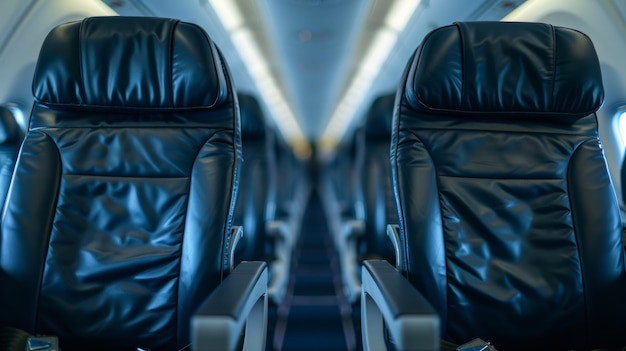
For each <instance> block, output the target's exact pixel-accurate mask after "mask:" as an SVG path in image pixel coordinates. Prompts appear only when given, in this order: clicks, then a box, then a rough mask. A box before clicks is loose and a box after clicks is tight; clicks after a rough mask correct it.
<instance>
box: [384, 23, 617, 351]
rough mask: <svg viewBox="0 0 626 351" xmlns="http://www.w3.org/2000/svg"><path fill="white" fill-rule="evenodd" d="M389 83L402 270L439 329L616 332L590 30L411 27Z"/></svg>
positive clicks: (539, 340)
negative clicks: (417, 32) (399, 75)
mask: <svg viewBox="0 0 626 351" xmlns="http://www.w3.org/2000/svg"><path fill="white" fill-rule="evenodd" d="M399 89H400V91H399V92H398V94H400V99H399V101H398V105H397V106H396V108H395V112H394V121H393V135H392V150H391V162H392V175H393V179H392V180H393V185H394V192H395V198H396V203H397V206H398V208H399V222H400V228H401V230H400V237H401V238H400V239H401V242H402V245H401V246H402V252H403V257H402V260H401V269H402V270H403V271H404V272H405V273H406V275H407V276H408V279H409V280H410V282H411V283H412V284H413V285H414V286H415V287H417V289H418V290H420V291H421V292H422V293H423V294H424V296H425V297H426V298H427V299H428V300H429V301H430V302H431V303H432V304H433V306H434V307H435V309H436V310H437V311H438V313H439V314H440V317H441V327H442V331H441V335H442V337H443V338H444V339H447V340H448V341H452V342H455V343H463V342H467V341H469V340H471V339H474V338H477V337H480V338H482V339H483V340H486V341H490V342H492V343H493V344H494V345H495V346H496V347H497V348H498V349H503V350H517V349H527V350H530V349H533V350H536V349H546V350H547V349H550V350H557V349H560V350H564V349H567V350H569V349H589V348H595V347H601V346H602V347H606V346H610V345H616V344H620V340H619V339H620V338H621V339H622V340H621V343H622V344H624V337H623V336H622V335H623V334H622V332H623V331H624V330H626V319H625V318H624V315H626V300H625V299H624V296H626V286H625V285H626V276H625V274H624V272H625V270H624V246H623V243H622V237H621V224H620V215H619V209H618V203H617V200H616V196H615V192H614V190H613V187H612V184H611V179H610V176H609V173H608V171H607V166H606V162H605V159H604V154H603V151H602V145H601V142H600V139H599V136H598V131H597V121H596V115H595V112H596V110H597V109H598V108H599V107H600V106H601V103H602V100H603V94H604V91H603V86H602V77H601V72H600V66H599V63H598V58H597V56H596V53H595V50H594V47H593V45H592V42H591V41H590V39H589V38H588V37H587V36H585V35H584V34H582V33H580V32H578V31H575V30H571V29H567V28H561V27H556V26H551V25H548V24H540V23H505V22H469V23H456V24H454V25H450V26H446V27H443V28H440V29H437V30H434V31H433V32H431V33H430V34H429V35H427V36H426V37H425V39H424V41H423V42H422V44H421V45H420V46H419V47H418V49H417V50H416V52H415V54H414V56H413V57H412V59H411V60H410V62H409V64H408V67H407V69H406V72H405V74H404V76H403V80H402V83H401V85H400V88H399Z"/></svg>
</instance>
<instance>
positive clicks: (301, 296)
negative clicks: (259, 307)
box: [268, 190, 356, 351]
mask: <svg viewBox="0 0 626 351" xmlns="http://www.w3.org/2000/svg"><path fill="white" fill-rule="evenodd" d="M341 289H342V288H341V280H340V275H339V270H338V260H337V255H336V252H335V250H334V248H333V246H332V241H331V239H330V235H329V231H328V227H327V223H326V218H325V216H324V212H323V210H322V205H321V203H320V199H319V195H318V193H317V191H316V190H313V191H312V192H311V196H310V199H309V201H308V204H307V207H306V211H305V213H304V218H303V223H302V232H301V234H300V239H299V241H298V243H297V245H296V247H295V249H294V252H293V259H292V268H291V277H290V282H289V287H288V291H287V296H286V298H285V301H284V302H283V303H282V304H281V305H280V306H278V309H277V311H276V316H275V318H276V323H275V327H274V328H272V329H273V330H272V331H271V334H270V335H268V338H272V340H271V341H270V344H271V345H273V349H274V350H280V351H306V350H331V351H346V350H350V351H351V350H355V348H356V346H355V345H356V337H355V329H354V325H353V322H352V319H351V314H352V308H351V306H350V304H349V303H348V302H347V301H346V300H345V298H344V295H343V291H342V290H341Z"/></svg>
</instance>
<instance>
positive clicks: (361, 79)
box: [321, 0, 421, 148]
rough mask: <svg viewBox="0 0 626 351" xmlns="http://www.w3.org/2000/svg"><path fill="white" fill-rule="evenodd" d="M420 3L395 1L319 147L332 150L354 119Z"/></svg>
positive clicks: (415, 0) (338, 106) (418, 1)
mask: <svg viewBox="0 0 626 351" xmlns="http://www.w3.org/2000/svg"><path fill="white" fill-rule="evenodd" d="M420 2H421V0H396V1H395V2H394V3H393V5H392V7H391V8H390V9H389V12H388V13H387V16H386V17H385V21H384V23H385V25H384V26H383V27H381V28H380V29H379V30H378V31H377V32H376V34H375V36H374V40H372V42H371V44H370V46H369V48H368V49H367V53H366V54H365V55H364V57H363V60H362V61H361V63H360V65H359V69H358V71H357V74H356V75H355V77H354V78H353V79H352V82H351V83H350V86H349V88H348V90H347V91H346V92H345V94H344V95H343V97H342V99H341V101H340V102H339V104H338V105H337V108H336V109H335V111H334V112H333V114H332V116H331V118H330V120H329V122H328V125H327V126H326V129H325V130H324V133H322V142H321V146H322V147H323V148H334V147H335V146H336V144H337V143H338V142H339V141H340V140H341V138H342V136H343V135H344V134H345V132H346V130H347V129H348V127H349V126H350V124H351V123H352V121H353V120H354V118H355V117H356V111H357V108H358V106H359V104H361V103H362V102H363V99H364V98H365V96H366V95H367V92H368V90H369V89H370V87H371V86H372V83H373V82H374V80H375V79H376V77H377V76H378V74H379V72H380V69H381V67H382V66H383V64H384V62H385V60H386V59H387V58H388V57H389V53H390V52H391V50H392V49H393V47H394V46H395V44H396V42H397V40H398V36H399V35H400V33H401V32H402V31H403V30H404V28H405V27H406V25H407V24H408V22H409V20H410V18H411V17H412V16H413V14H414V13H415V10H416V9H417V7H418V6H419V4H420Z"/></svg>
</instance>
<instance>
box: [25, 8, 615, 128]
mask: <svg viewBox="0 0 626 351" xmlns="http://www.w3.org/2000/svg"><path fill="white" fill-rule="evenodd" d="M112 23H113V24H112ZM494 29H497V30H494ZM145 33H150V35H143V34H145ZM183 37H184V39H183ZM129 38H132V39H130V40H128V39H129ZM121 39H124V40H121ZM206 39H207V34H206V33H205V32H204V31H203V30H202V29H201V28H200V27H198V26H196V25H193V24H189V23H184V22H180V21H177V20H169V21H163V20H155V19H153V18H146V17H138V18H131V17H117V18H114V19H112V18H107V20H106V22H105V21H102V20H101V18H98V17H94V18H87V19H85V20H83V21H78V22H72V23H68V24H65V25H62V26H59V27H57V28H56V29H55V30H53V31H52V32H51V33H50V34H49V35H48V37H47V38H46V40H45V41H44V44H43V46H42V53H45V55H41V57H40V58H39V61H38V65H37V68H36V72H35V78H34V81H33V91H34V95H35V98H36V100H37V101H38V102H39V103H42V104H49V105H89V106H95V107H107V106H115V107H118V106H125V107H126V108H193V107H211V106H216V105H218V104H219V103H220V102H222V101H223V100H224V99H225V96H226V94H227V82H226V78H225V75H224V72H223V67H222V62H221V57H220V53H219V51H218V49H217V48H216V47H215V45H214V44H213V42H212V41H211V40H210V39H209V40H206ZM112 42H114V43H112ZM111 44H115V45H111ZM52 48H54V50H51V49H52ZM146 55H149V56H152V57H155V60H153V61H150V60H146ZM122 62H124V64H122ZM83 72H90V75H89V78H86V77H85V76H84V75H83ZM405 78H406V85H405V99H406V101H407V103H408V104H409V105H410V106H411V107H412V108H413V109H416V110H418V111H427V112H434V113H437V112H451V111H452V112H456V113H468V114H473V113H481V114H485V113H486V114H498V115H502V114H516V115H519V114H537V113H539V114H544V115H550V116H555V117H558V116H565V115H568V116H569V115H572V114H573V115H577V116H584V115H588V114H590V113H592V112H595V111H596V110H597V109H598V108H599V107H600V105H601V104H602V100H603V95H604V92H603V88H602V76H601V72H600V66H599V63H598V58H597V56H596V53H595V50H594V49H593V44H592V43H591V40H589V38H588V37H587V36H585V35H584V34H582V33H580V32H577V31H575V30H571V29H567V28H561V27H555V26H551V25H548V24H540V23H505V22H466V23H455V24H453V25H450V26H447V27H443V28H440V29H437V30H434V31H433V32H431V33H430V34H429V35H427V37H426V38H425V39H424V41H423V42H422V45H420V47H419V48H418V50H417V51H416V53H415V54H414V57H413V58H412V61H411V62H410V66H409V69H408V71H407V73H406V75H405ZM193 91H202V92H203V94H197V93H196V94H189V92H193Z"/></svg>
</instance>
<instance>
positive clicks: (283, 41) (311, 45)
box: [103, 0, 524, 140]
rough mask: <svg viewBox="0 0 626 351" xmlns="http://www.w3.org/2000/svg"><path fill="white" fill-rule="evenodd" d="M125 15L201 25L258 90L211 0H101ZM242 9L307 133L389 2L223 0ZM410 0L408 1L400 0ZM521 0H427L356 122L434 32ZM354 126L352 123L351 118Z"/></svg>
mask: <svg viewBox="0 0 626 351" xmlns="http://www.w3.org/2000/svg"><path fill="white" fill-rule="evenodd" d="M103 1H104V3H106V4H107V5H109V6H110V7H111V8H112V9H113V10H115V11H116V12H117V13H119V14H120V15H141V16H164V17H175V18H180V19H182V20H185V21H189V22H194V23H197V24H199V25H201V26H203V27H204V28H205V29H206V30H207V32H208V33H209V34H210V35H211V36H212V37H213V39H214V40H215V41H216V43H217V45H218V46H219V47H220V48H221V50H222V51H223V53H224V56H226V58H227V61H228V63H229V66H230V67H231V70H232V72H233V76H234V79H235V83H236V85H237V88H238V90H239V91H245V92H249V93H258V90H257V88H256V86H255V84H254V82H253V81H252V79H251V76H250V73H249V72H248V70H247V65H249V63H247V62H243V61H242V60H241V58H240V57H239V56H238V54H237V51H236V50H235V48H234V46H233V44H232V42H230V37H229V34H228V33H227V32H226V30H225V29H224V28H223V27H222V26H221V23H220V21H219V20H218V19H217V16H216V14H215V12H214V11H213V10H212V8H211V6H210V3H209V0H188V1H171V0H103ZM219 1H231V2H233V3H234V4H236V5H237V7H238V8H239V9H240V11H241V13H242V15H243V22H244V25H245V26H246V27H247V28H248V29H250V32H251V33H252V35H253V37H254V39H255V41H256V42H257V43H258V46H259V48H260V51H261V52H262V54H263V56H264V57H265V59H266V61H267V64H268V69H269V72H270V74H271V75H272V76H273V77H274V80H275V82H276V84H277V86H278V87H279V88H280V90H281V91H282V93H283V96H284V97H285V100H286V101H287V103H288V104H289V106H290V107H291V110H292V112H293V114H294V116H295V117H296V120H297V122H298V124H299V125H300V127H301V129H302V131H303V133H304V135H305V137H306V138H307V139H309V140H316V139H318V138H319V137H320V135H321V134H322V133H323V131H324V128H325V127H326V125H327V123H328V119H329V117H330V116H331V114H332V112H333V110H334V108H335V107H336V105H337V103H338V102H339V99H340V98H341V97H342V96H343V94H344V93H345V91H346V89H347V88H348V86H349V85H350V82H351V78H352V77H353V76H354V74H355V72H356V70H357V68H358V67H359V62H360V60H361V58H362V57H363V55H364V54H365V52H366V51H367V48H368V46H369V44H370V43H371V41H372V37H373V36H374V34H375V33H376V31H377V30H378V29H379V28H381V26H384V25H385V24H384V18H385V15H386V14H387V12H388V11H389V9H390V7H391V5H392V4H393V3H394V1H392V0H368V1H365V0H219ZM395 1H405V0H395ZM523 2H524V0H480V1H478V0H472V1H467V0H422V1H421V3H420V4H419V6H418V8H417V10H416V13H415V14H414V15H413V17H412V20H411V21H410V22H409V23H408V25H407V27H406V28H405V30H404V32H403V33H401V34H400V35H399V36H398V40H397V42H396V45H395V47H394V48H393V50H392V51H391V54H390V56H389V57H388V58H387V60H386V61H385V64H384V65H383V66H382V67H381V70H380V73H379V74H378V76H377V78H376V79H375V81H374V83H373V84H372V86H371V88H370V89H369V90H368V91H367V94H366V95H365V96H364V97H363V99H362V100H363V103H362V104H360V105H359V106H357V110H355V116H356V120H357V121H358V118H359V116H360V115H362V114H363V113H364V110H365V109H366V108H368V107H369V101H371V99H372V98H374V97H376V96H377V95H379V94H384V93H388V92H390V91H393V90H395V88H396V85H397V81H398V80H399V78H400V75H401V73H402V70H403V69H404V64H405V62H406V61H407V60H408V58H409V56H410V55H411V53H412V52H413V50H414V49H415V47H416V46H417V45H418V44H419V42H420V41H421V39H422V37H423V36H424V35H425V34H426V33H427V32H428V31H430V30H432V29H434V28H436V27H439V26H442V25H446V24H450V23H452V22H454V21H464V20H499V19H501V18H502V17H504V16H505V15H507V14H508V13H509V12H511V11H512V10H514V9H515V8H517V7H518V6H519V5H520V4H522V3H523ZM352 125H354V123H353V124H352Z"/></svg>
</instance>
